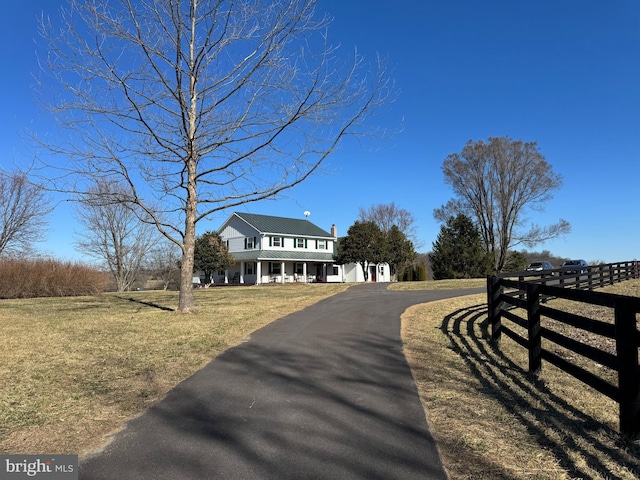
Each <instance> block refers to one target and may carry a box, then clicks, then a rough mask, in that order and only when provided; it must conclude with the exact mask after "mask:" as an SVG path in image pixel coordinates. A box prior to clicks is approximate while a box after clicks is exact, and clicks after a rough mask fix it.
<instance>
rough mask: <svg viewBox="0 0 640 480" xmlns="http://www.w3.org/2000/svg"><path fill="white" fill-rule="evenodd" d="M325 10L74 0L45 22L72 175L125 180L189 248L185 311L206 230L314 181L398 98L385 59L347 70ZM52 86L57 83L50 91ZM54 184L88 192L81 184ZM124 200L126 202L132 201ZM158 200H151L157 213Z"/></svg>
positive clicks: (202, 1)
mask: <svg viewBox="0 0 640 480" xmlns="http://www.w3.org/2000/svg"><path fill="white" fill-rule="evenodd" d="M314 8H315V1H314V0H285V1H280V0H238V1H231V0H146V1H143V2H131V1H130V0H92V1H83V0H70V3H69V8H68V9H67V10H66V11H64V12H63V16H62V27H61V28H59V29H56V28H54V26H53V25H52V24H51V23H50V22H48V21H46V19H45V21H43V22H42V32H43V36H44V38H45V39H46V40H47V42H48V51H49V53H48V57H47V59H46V61H43V62H42V63H43V67H44V71H45V72H48V73H50V74H51V76H53V78H54V80H55V84H56V85H61V86H62V87H63V88H62V91H61V92H55V94H51V95H48V94H45V96H44V97H43V98H44V99H45V103H47V102H46V100H49V101H51V102H52V103H51V104H49V105H48V107H49V108H50V109H51V111H53V112H55V114H56V117H55V118H56V120H58V121H59V125H60V126H61V127H64V128H67V129H69V133H70V136H69V137H65V140H64V141H61V140H60V141H56V140H53V139H52V140H44V141H43V144H45V146H46V147H48V148H49V149H50V151H52V152H53V153H55V154H59V155H61V156H64V158H66V159H68V163H67V164H66V165H65V166H63V167H60V165H59V163H58V164H57V165H56V166H57V168H58V169H62V170H63V173H64V174H63V175H62V176H61V177H62V178H63V179H70V178H75V179H77V178H78V177H80V178H89V179H92V181H93V180H98V179H105V178H107V179H113V178H120V179H122V180H123V181H124V182H125V183H126V185H127V192H125V194H124V197H125V198H124V200H125V201H127V202H128V201H131V202H132V203H135V204H136V205H138V206H139V207H140V208H141V209H143V210H144V211H146V213H147V214H148V215H149V217H151V218H153V221H154V223H155V225H156V227H157V228H158V229H159V231H160V232H161V233H162V234H163V235H164V236H165V237H166V238H168V239H169V240H171V241H173V242H174V243H175V244H176V245H178V246H179V247H180V248H181V251H182V261H181V279H180V296H179V307H178V308H179V310H180V311H182V312H185V311H188V310H190V309H191V308H192V307H193V306H194V300H193V292H192V271H193V255H194V245H195V238H196V225H197V224H198V222H199V221H201V220H203V219H205V218H207V217H209V216H211V215H212V214H213V213H215V212H218V211H220V210H223V209H228V208H232V207H235V206H238V205H241V204H245V203H247V202H253V201H258V200H261V199H265V198H269V197H273V196H276V195H278V194H280V193H281V192H283V191H284V190H286V189H289V188H292V187H293V186H295V185H298V184H299V183H300V182H302V181H304V180H305V179H306V178H308V177H309V175H311V174H312V173H314V172H315V171H316V170H317V169H318V167H319V166H320V165H321V163H322V162H323V160H324V159H325V158H326V157H327V156H328V155H330V154H331V152H333V151H334V149H335V148H336V146H337V145H338V143H339V141H340V140H341V139H342V138H343V137H345V136H347V135H357V136H360V135H363V134H369V133H375V131H374V130H368V129H366V128H365V126H366V124H367V122H366V120H367V119H368V117H369V116H370V113H372V112H373V111H374V110H375V107H377V106H378V105H380V104H382V103H385V102H387V101H388V100H389V93H390V87H391V84H390V82H389V79H388V77H387V76H386V75H385V72H384V69H383V68H382V67H381V62H378V64H377V68H376V69H375V70H374V71H371V69H370V68H369V66H368V65H367V64H365V63H364V62H363V59H362V58H361V57H359V56H358V55H355V56H354V57H353V59H352V60H351V61H345V62H344V63H343V62H341V61H340V60H339V56H338V51H337V50H336V49H335V48H333V47H332V46H331V45H330V43H329V42H328V40H327V35H326V27H327V25H328V23H329V22H328V19H327V18H326V17H320V18H318V19H317V20H316V18H317V17H316V14H315V12H314ZM42 85H43V87H46V86H47V83H46V82H43V83H42ZM54 188H56V189H57V190H64V189H67V190H68V191H70V192H79V191H82V183H69V184H67V185H66V186H64V187H63V186H61V184H60V182H58V183H57V184H56V185H55V186H54ZM114 200H115V201H118V200H121V198H120V194H119V193H118V194H116V195H114ZM149 200H151V201H152V202H153V204H150V203H149Z"/></svg>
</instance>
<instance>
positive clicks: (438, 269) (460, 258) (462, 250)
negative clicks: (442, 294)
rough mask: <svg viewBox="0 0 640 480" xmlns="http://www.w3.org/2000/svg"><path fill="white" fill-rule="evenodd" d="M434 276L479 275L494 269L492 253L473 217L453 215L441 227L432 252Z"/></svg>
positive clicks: (464, 276)
mask: <svg viewBox="0 0 640 480" xmlns="http://www.w3.org/2000/svg"><path fill="white" fill-rule="evenodd" d="M430 259H431V268H432V270H433V278H434V279H435V280H440V279H444V278H479V277H483V276H485V275H487V274H488V273H490V271H491V262H490V256H489V255H487V253H486V252H485V250H484V249H483V247H482V241H481V238H480V234H479V232H478V229H477V228H476V227H475V225H474V224H473V222H472V221H471V219H470V218H469V217H467V216H466V215H463V214H459V215H458V216H457V217H449V219H448V220H447V222H446V224H445V225H443V226H442V227H441V228H440V233H439V234H438V238H437V239H436V241H435V242H434V243H433V252H432V253H431V254H430Z"/></svg>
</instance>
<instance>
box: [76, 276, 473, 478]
mask: <svg viewBox="0 0 640 480" xmlns="http://www.w3.org/2000/svg"><path fill="white" fill-rule="evenodd" d="M482 291H484V290H483V289H467V290H446V291H420V292H393V291H388V290H387V285H386V284H368V285H358V286H354V287H351V288H349V289H348V290H347V291H346V292H344V293H341V294H338V295H335V296H333V297H331V298H328V299H325V300H323V301H321V302H319V303H317V304H315V305H313V306H311V307H308V308H306V309H304V310H302V311H300V312H297V313H294V314H291V315H288V316H286V317H283V318H282V319H280V320H278V321H276V322H274V323H272V324H270V325H268V326H267V327H265V328H263V329H261V330H258V331H257V332H254V333H253V334H252V335H251V336H250V337H249V338H247V339H246V341H245V342H244V343H242V344H241V345H239V346H237V347H234V348H232V349H229V350H227V351H226V352H224V353H223V354H222V355H220V356H219V357H217V358H216V359H215V360H213V361H212V362H211V363H209V364H208V365H207V366H206V367H204V368H203V369H202V370H200V371H199V372H197V373H196V374H195V375H193V376H192V377H190V378H189V379H187V380H185V381H184V382H183V383H181V384H180V385H178V386H177V387H176V388H174V389H173V390H171V391H170V392H169V393H168V395H167V396H166V397H165V398H164V399H163V400H162V401H160V402H159V403H157V404H156V405H155V406H153V407H152V408H150V409H149V410H148V411H147V412H145V413H144V414H143V415H142V416H140V417H138V418H136V419H134V420H132V421H130V422H129V423H128V424H127V425H126V427H125V428H124V429H123V431H122V432H120V433H119V434H117V435H116V436H115V438H114V440H113V441H112V442H111V444H110V445H109V446H108V447H106V448H105V449H104V450H103V451H102V452H101V453H99V454H96V455H93V456H91V457H89V458H86V459H84V460H83V461H82V462H81V463H80V478H81V479H91V480H98V479H118V480H124V479H137V480H143V479H153V480H161V479H171V480H186V479H194V480H196V479H197V480H202V479H234V480H235V479H238V480H239V479H243V480H253V479H274V480H275V479H277V480H285V479H296V480H302V479H333V480H351V479H363V480H364V479H366V480H376V479H379V480H382V479H384V480H388V479H401V480H413V479H446V478H447V477H446V474H445V473H444V470H443V468H442V464H441V462H440V457H439V455H438V452H437V448H436V445H435V443H434V441H433V438H432V436H431V434H430V433H429V430H428V427H427V423H426V420H425V416H424V411H423V408H422V405H421V403H420V399H419V397H418V394H417V390H416V386H415V384H414V382H413V379H412V377H411V372H410V370H409V367H408V365H407V362H406V360H405V358H404V355H403V352H402V344H401V341H400V315H401V314H402V312H403V311H404V310H405V309H406V308H407V307H409V306H410V305H415V304H418V303H425V302H430V301H434V300H440V299H444V298H451V297H454V296H460V295H466V294H470V293H479V292H482Z"/></svg>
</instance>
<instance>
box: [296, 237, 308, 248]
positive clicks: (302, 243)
mask: <svg viewBox="0 0 640 480" xmlns="http://www.w3.org/2000/svg"><path fill="white" fill-rule="evenodd" d="M294 245H295V247H296V248H307V241H306V240H305V239H304V238H296V239H295V244H294Z"/></svg>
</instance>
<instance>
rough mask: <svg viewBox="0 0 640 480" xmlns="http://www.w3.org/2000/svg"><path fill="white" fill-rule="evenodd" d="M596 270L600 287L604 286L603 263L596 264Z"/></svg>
mask: <svg viewBox="0 0 640 480" xmlns="http://www.w3.org/2000/svg"><path fill="white" fill-rule="evenodd" d="M598 270H599V271H600V288H603V287H604V265H603V264H600V265H598Z"/></svg>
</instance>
